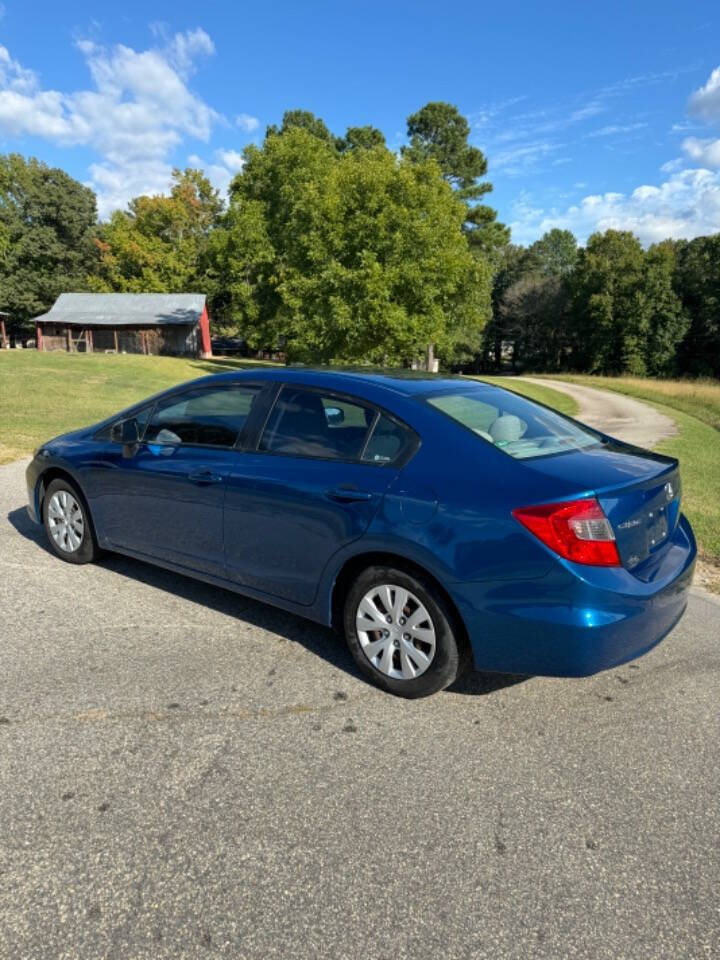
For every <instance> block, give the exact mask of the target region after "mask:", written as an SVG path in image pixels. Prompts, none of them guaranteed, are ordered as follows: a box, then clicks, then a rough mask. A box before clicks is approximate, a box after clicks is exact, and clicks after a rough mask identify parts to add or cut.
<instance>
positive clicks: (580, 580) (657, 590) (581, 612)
mask: <svg viewBox="0 0 720 960" xmlns="http://www.w3.org/2000/svg"><path fill="white" fill-rule="evenodd" d="M696 552H697V549H696V546H695V538H694V537H693V533H692V530H691V528H690V524H689V523H688V522H687V520H686V519H685V518H684V517H682V518H681V520H680V523H679V524H678V526H677V528H676V530H675V533H674V534H673V539H672V543H671V545H670V546H669V548H668V551H667V553H666V555H665V557H664V559H663V562H662V564H661V565H658V568H657V569H656V570H654V571H653V572H652V574H651V575H650V576H648V579H647V580H645V581H643V580H640V579H638V578H637V577H636V576H634V575H633V574H631V573H630V572H629V571H627V570H625V569H624V568H599V567H593V568H584V567H579V566H578V565H576V564H570V563H565V562H564V561H563V562H562V563H558V564H557V565H556V568H555V569H554V570H553V571H552V572H551V573H550V574H548V575H547V576H546V577H542V578H539V579H536V580H532V581H524V582H520V581H516V582H507V583H493V584H491V583H486V584H477V583H476V584H467V583H465V584H454V585H453V589H452V591H451V592H452V594H453V598H454V599H455V601H456V603H457V604H458V608H459V610H460V613H461V615H462V616H463V619H464V621H465V624H466V626H467V628H468V633H469V635H470V640H471V644H472V650H473V658H474V661H475V668H476V669H477V670H488V671H499V672H502V673H520V674H532V675H536V676H554V677H583V676H589V675H590V674H593V673H598V672H599V671H601V670H607V669H609V668H611V667H616V666H618V665H620V664H622V663H626V662H627V661H628V660H633V659H634V658H635V657H639V656H641V655H642V654H644V653H646V652H647V651H648V650H650V649H652V647H654V646H655V645H656V644H657V643H659V642H660V641H661V640H662V639H663V637H665V636H666V634H668V633H669V632H670V630H672V628H673V627H674V626H675V624H676V623H677V622H678V620H679V619H680V617H681V616H682V614H683V612H684V610H685V607H686V605H687V598H688V590H689V588H690V584H691V582H692V576H693V571H694V568H695V557H696Z"/></svg>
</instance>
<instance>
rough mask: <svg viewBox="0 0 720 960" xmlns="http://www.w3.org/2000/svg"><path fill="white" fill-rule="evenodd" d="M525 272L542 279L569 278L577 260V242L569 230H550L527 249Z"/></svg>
mask: <svg viewBox="0 0 720 960" xmlns="http://www.w3.org/2000/svg"><path fill="white" fill-rule="evenodd" d="M527 252H528V261H527V270H530V271H532V272H535V273H539V274H540V275H541V276H543V277H569V276H571V275H572V273H573V271H574V269H575V266H576V264H577V259H578V245H577V240H576V239H575V237H574V235H573V234H572V233H571V232H570V230H558V229H557V228H555V229H553V230H550V231H549V232H548V233H546V234H544V235H543V236H542V237H541V238H540V239H539V240H536V241H535V243H533V244H532V245H531V246H530V247H529V248H528V251H527Z"/></svg>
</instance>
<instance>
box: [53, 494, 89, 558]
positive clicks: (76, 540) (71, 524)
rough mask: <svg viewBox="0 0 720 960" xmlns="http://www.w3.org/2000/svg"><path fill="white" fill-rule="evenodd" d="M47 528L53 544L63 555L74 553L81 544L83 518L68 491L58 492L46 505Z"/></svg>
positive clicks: (83, 530) (83, 525) (78, 506)
mask: <svg viewBox="0 0 720 960" xmlns="http://www.w3.org/2000/svg"><path fill="white" fill-rule="evenodd" d="M47 518H48V527H49V529H50V535H51V536H52V538H53V540H54V541H55V543H56V544H57V545H58V547H60V549H61V550H64V551H65V553H74V552H75V551H76V550H77V549H78V547H79V546H80V544H81V543H82V542H83V536H84V535H85V518H84V517H83V512H82V508H81V506H80V504H79V503H78V502H77V500H76V499H75V497H74V496H73V495H72V494H71V493H70V491H69V490H58V491H57V492H56V493H54V494H53V495H52V497H51V498H50V502H49V503H48V511H47Z"/></svg>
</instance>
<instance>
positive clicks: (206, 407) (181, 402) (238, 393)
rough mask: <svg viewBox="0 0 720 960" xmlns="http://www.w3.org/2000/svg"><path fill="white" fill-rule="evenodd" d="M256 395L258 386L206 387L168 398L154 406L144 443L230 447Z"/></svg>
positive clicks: (243, 423)
mask: <svg viewBox="0 0 720 960" xmlns="http://www.w3.org/2000/svg"><path fill="white" fill-rule="evenodd" d="M259 392H260V387H257V386H246V387H245V386H243V387H237V386H233V387H220V388H218V387H214V388H207V387H206V388H204V389H203V388H200V389H197V390H188V391H187V392H186V393H183V394H181V395H180V396H177V395H176V396H174V397H169V398H167V399H166V400H164V401H160V402H159V403H158V404H157V405H156V407H155V410H154V411H153V415H152V418H151V419H150V421H149V422H148V424H147V426H146V428H145V435H144V437H143V440H144V441H145V442H149V443H169V444H195V445H201V446H209V447H232V446H234V445H235V443H236V441H237V439H238V437H239V436H240V432H241V431H242V428H243V427H244V425H245V421H246V420H247V418H248V415H249V413H250V410H251V409H252V405H253V402H254V401H255V398H256V397H257V395H258V393H259Z"/></svg>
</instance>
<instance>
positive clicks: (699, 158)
mask: <svg viewBox="0 0 720 960" xmlns="http://www.w3.org/2000/svg"><path fill="white" fill-rule="evenodd" d="M682 148H683V150H684V151H685V153H686V154H687V155H688V156H689V157H690V159H691V160H694V161H695V162H696V163H700V164H702V165H703V166H705V167H720V140H699V139H698V138H697V137H688V138H687V139H686V140H683V145H682Z"/></svg>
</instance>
